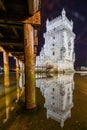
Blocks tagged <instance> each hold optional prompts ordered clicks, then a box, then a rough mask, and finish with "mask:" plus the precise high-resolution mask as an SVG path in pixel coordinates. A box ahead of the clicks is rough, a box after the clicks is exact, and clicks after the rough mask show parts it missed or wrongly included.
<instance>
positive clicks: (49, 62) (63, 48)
mask: <svg viewBox="0 0 87 130" xmlns="http://www.w3.org/2000/svg"><path fill="white" fill-rule="evenodd" d="M44 38H45V44H44V46H43V47H42V49H41V52H40V55H39V56H37V57H36V69H37V70H39V69H40V70H41V69H42V70H45V69H48V70H49V69H50V70H55V69H56V70H58V71H66V70H74V61H75V52H74V39H75V34H74V32H73V21H72V20H71V21H69V19H68V18H67V17H66V12H65V10H64V9H63V10H62V12H61V15H60V16H58V17H57V18H55V19H53V20H51V21H49V20H48V19H47V21H46V32H45V33H44Z"/></svg>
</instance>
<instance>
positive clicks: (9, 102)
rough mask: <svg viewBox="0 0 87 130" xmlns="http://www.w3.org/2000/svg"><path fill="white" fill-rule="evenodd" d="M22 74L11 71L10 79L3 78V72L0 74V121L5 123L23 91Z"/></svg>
mask: <svg viewBox="0 0 87 130" xmlns="http://www.w3.org/2000/svg"><path fill="white" fill-rule="evenodd" d="M23 75H24V74H23V73H20V74H19V73H18V74H16V73H11V74H10V80H9V78H5V77H4V75H3V74H2V75H0V123H5V122H6V121H7V120H8V119H9V116H10V114H11V112H12V111H13V110H14V108H15V104H16V103H17V102H18V101H19V99H20V97H21V95H22V93H23V91H24V80H23ZM4 79H6V80H4ZM7 79H8V80H9V81H7ZM5 81H6V82H5ZM8 82H9V86H8Z"/></svg>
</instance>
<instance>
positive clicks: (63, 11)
mask: <svg viewBox="0 0 87 130" xmlns="http://www.w3.org/2000/svg"><path fill="white" fill-rule="evenodd" d="M65 16H66V11H65V9H64V8H63V10H62V17H65Z"/></svg>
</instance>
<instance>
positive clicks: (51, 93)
mask: <svg viewBox="0 0 87 130" xmlns="http://www.w3.org/2000/svg"><path fill="white" fill-rule="evenodd" d="M36 86H38V87H40V90H41V92H42V95H44V98H45V104H44V107H45V108H46V109H47V119H48V118H51V119H54V120H56V121H58V122H59V123H60V125H61V127H63V126H64V122H65V120H66V119H67V118H70V117H71V109H72V107H73V90H74V81H73V74H72V75H58V76H56V77H53V78H41V79H40V78H39V79H38V78H37V80H36Z"/></svg>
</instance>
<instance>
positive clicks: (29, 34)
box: [24, 24, 36, 109]
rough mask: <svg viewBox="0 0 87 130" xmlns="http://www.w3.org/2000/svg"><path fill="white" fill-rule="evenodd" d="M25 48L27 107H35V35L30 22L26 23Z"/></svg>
mask: <svg viewBox="0 0 87 130" xmlns="http://www.w3.org/2000/svg"><path fill="white" fill-rule="evenodd" d="M24 50H25V103H26V109H33V108H35V107H36V99H35V70H34V35H33V27H32V26H31V25H30V24H24Z"/></svg>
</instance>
